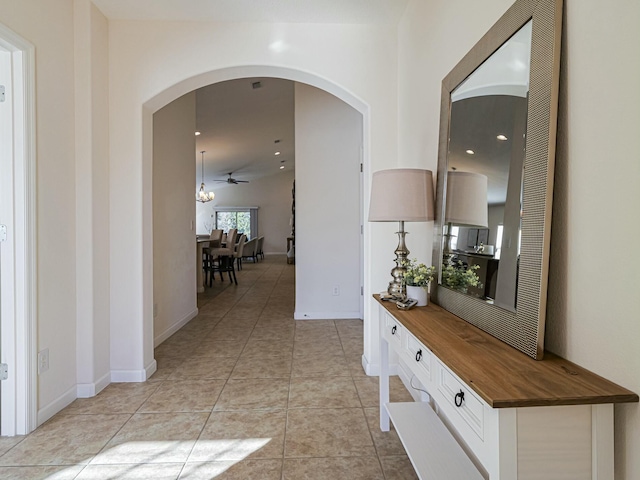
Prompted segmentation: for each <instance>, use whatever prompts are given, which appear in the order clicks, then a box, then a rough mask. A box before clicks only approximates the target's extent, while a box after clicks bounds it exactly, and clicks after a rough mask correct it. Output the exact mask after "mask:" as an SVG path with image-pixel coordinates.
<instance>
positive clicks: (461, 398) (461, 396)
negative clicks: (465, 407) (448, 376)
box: [455, 390, 464, 407]
mask: <svg viewBox="0 0 640 480" xmlns="http://www.w3.org/2000/svg"><path fill="white" fill-rule="evenodd" d="M455 402H456V407H461V406H462V402H464V392H463V391H462V390H460V392H459V393H456V398H455Z"/></svg>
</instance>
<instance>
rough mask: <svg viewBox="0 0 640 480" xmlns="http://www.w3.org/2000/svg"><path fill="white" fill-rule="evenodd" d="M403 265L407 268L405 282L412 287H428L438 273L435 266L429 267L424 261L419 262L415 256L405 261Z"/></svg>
mask: <svg viewBox="0 0 640 480" xmlns="http://www.w3.org/2000/svg"><path fill="white" fill-rule="evenodd" d="M403 266H404V267H405V268H406V269H407V270H406V272H405V274H404V283H405V285H409V286H412V287H425V288H426V287H428V286H429V284H430V283H431V280H433V278H434V276H435V273H436V268H435V267H427V266H426V265H425V264H424V263H418V260H417V259H415V258H414V259H413V260H409V261H405V262H404V264H403Z"/></svg>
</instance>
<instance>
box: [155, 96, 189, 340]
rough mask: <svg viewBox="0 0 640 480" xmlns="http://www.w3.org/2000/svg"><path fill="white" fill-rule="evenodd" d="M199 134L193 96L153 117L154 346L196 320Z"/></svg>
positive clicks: (181, 100)
mask: <svg viewBox="0 0 640 480" xmlns="http://www.w3.org/2000/svg"><path fill="white" fill-rule="evenodd" d="M195 130H196V94H195V92H191V93H188V94H186V95H183V96H182V97H180V98H178V99H177V100H174V101H173V102H171V103H170V104H169V105H167V106H166V107H164V108H162V109H160V110H158V111H157V112H156V113H155V114H154V115H153V303H154V306H155V307H154V310H155V316H154V319H153V335H154V344H155V345H158V344H160V343H162V342H163V341H164V340H166V339H167V338H169V337H170V336H171V335H172V334H173V333H175V332H176V331H177V330H179V329H180V328H181V327H182V326H183V325H185V324H186V323H187V322H188V321H189V320H191V319H192V318H193V317H195V316H196V315H197V314H198V307H197V299H196V268H197V266H196V242H195V233H196V232H195V212H196V201H195V192H196V187H195V183H194V181H193V179H194V178H195V175H196V162H195V155H194V153H195V150H196V142H195V137H194V135H193V132H195Z"/></svg>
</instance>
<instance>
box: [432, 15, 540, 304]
mask: <svg viewBox="0 0 640 480" xmlns="http://www.w3.org/2000/svg"><path fill="white" fill-rule="evenodd" d="M531 26H532V22H531V20H530V21H528V22H527V23H526V24H525V25H524V26H523V27H522V28H520V30H518V31H517V32H516V33H515V34H514V35H513V36H512V37H511V38H509V39H508V40H507V41H506V42H505V43H504V44H503V45H502V46H501V47H500V48H499V49H498V50H496V51H495V52H494V53H493V54H491V56H490V57H489V58H488V59H487V60H486V61H485V62H483V63H482V64H481V65H480V66H479V67H478V68H477V69H476V70H474V71H473V73H471V75H469V77H467V78H466V79H465V80H464V81H463V82H462V83H461V84H460V85H458V86H457V87H456V88H455V89H454V90H453V91H452V92H451V112H450V117H449V140H448V142H449V144H448V149H447V158H446V161H447V172H448V182H449V188H448V189H447V197H446V199H445V200H446V202H445V205H446V207H447V208H446V210H445V225H444V227H443V228H444V231H443V235H445V239H447V238H446V237H447V235H448V234H449V231H450V230H451V235H450V238H449V239H448V241H450V244H448V245H447V246H446V248H445V253H444V255H443V259H442V262H443V267H444V269H443V275H442V276H441V278H440V283H441V284H442V285H443V286H445V287H448V288H453V289H456V290H457V291H459V292H462V293H465V294H468V295H473V296H475V297H477V298H479V299H482V300H484V301H486V302H487V303H489V304H493V305H497V306H499V307H502V308H506V309H508V310H511V311H515V309H516V304H517V298H516V292H517V283H518V278H517V270H518V263H519V262H518V260H519V255H520V212H521V210H522V205H521V201H522V173H523V162H524V155H525V148H524V146H525V140H526V123H527V107H528V104H527V100H528V97H529V72H530V56H529V55H530V52H531ZM464 172H470V173H476V174H480V175H482V181H483V185H482V188H480V190H478V191H476V190H475V189H473V187H472V186H471V185H468V181H469V180H468V179H469V178H471V177H469V176H468V175H466V173H464ZM454 176H455V177H457V178H455V179H454V178H453V177H454ZM454 180H455V182H457V183H456V184H455V185H456V187H457V188H453V189H452V181H454ZM476 210H477V211H476ZM463 218H464V219H463Z"/></svg>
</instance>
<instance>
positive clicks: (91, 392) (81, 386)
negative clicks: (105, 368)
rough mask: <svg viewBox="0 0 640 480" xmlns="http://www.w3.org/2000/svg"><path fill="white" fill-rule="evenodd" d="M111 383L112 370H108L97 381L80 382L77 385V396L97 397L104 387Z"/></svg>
mask: <svg viewBox="0 0 640 480" xmlns="http://www.w3.org/2000/svg"><path fill="white" fill-rule="evenodd" d="M110 383H111V372H107V373H106V374H104V375H103V376H102V377H101V378H99V379H98V381H97V382H94V383H78V384H77V385H76V397H77V398H90V397H95V396H96V395H97V394H99V393H100V392H101V391H102V390H104V388H105V387H106V386H107V385H109V384H110Z"/></svg>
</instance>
